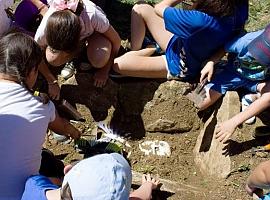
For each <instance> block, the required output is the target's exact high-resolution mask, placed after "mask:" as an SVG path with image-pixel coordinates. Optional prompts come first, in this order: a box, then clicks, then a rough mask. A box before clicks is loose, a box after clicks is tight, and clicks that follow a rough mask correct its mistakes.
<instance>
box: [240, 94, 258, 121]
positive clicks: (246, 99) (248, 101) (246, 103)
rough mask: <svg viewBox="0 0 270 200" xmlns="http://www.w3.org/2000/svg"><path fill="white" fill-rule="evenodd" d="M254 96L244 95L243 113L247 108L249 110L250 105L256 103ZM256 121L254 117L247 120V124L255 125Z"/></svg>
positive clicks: (242, 100)
mask: <svg viewBox="0 0 270 200" xmlns="http://www.w3.org/2000/svg"><path fill="white" fill-rule="evenodd" d="M252 96H254V94H246V95H244V96H243V97H242V99H241V104H242V112H243V111H244V110H246V108H247V107H248V106H249V105H250V104H252V103H253V102H254V101H255V100H254V99H253V98H252ZM255 121H256V117H255V116H253V117H251V118H249V119H247V120H246V121H245V124H253V123H255Z"/></svg>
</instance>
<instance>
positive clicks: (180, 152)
mask: <svg viewBox="0 0 270 200" xmlns="http://www.w3.org/2000/svg"><path fill="white" fill-rule="evenodd" d="M84 125H85V124H83V125H81V127H82V126H84ZM256 126H258V123H257V125H251V126H250V125H245V126H244V127H243V128H241V129H238V130H237V133H236V134H237V140H236V141H232V142H231V146H232V147H231V151H230V156H231V159H232V169H233V170H232V171H234V172H232V173H231V175H230V176H229V177H228V178H226V179H215V178H213V177H207V176H205V175H203V174H201V173H200V171H199V170H198V168H197V167H196V166H195V163H194V155H193V148H194V146H195V143H196V138H197V136H198V132H199V131H192V132H187V133H179V134H177V133H176V134H166V133H147V134H146V136H145V137H144V138H143V139H141V140H128V142H129V143H130V144H131V146H132V152H131V156H130V163H131V166H132V170H134V171H136V172H141V173H151V174H153V175H154V176H156V177H159V178H162V179H167V180H170V181H175V182H177V183H178V185H179V190H177V191H176V192H175V193H172V192H156V193H155V194H154V196H153V199H156V200H163V199H169V200H182V199H183V200H184V199H185V200H189V199H194V197H195V198H200V199H205V200H206V199H208V200H216V199H218V198H219V199H238V200H240V199H242V200H244V199H248V198H249V197H248V195H247V194H246V192H245V190H244V186H245V182H246V179H247V177H248V175H249V173H250V170H251V169H253V168H254V167H255V166H256V165H257V164H258V163H259V162H261V161H263V160H267V159H269V154H268V153H261V154H258V155H255V156H252V155H251V148H252V147H253V146H257V145H262V144H267V143H269V142H270V141H269V138H261V139H256V140H255V139H254V138H253V137H252V133H253V132H254V130H255V127H256ZM87 131H89V130H87ZM146 140H163V141H167V142H168V143H169V145H170V147H171V152H172V154H171V156H170V157H162V156H153V155H151V156H145V155H144V154H143V153H142V152H141V151H140V150H139V143H141V142H143V141H146ZM45 146H46V147H47V148H49V149H50V150H52V151H53V152H54V153H55V154H56V155H57V156H58V157H59V158H61V159H63V160H64V162H65V163H70V162H72V161H73V160H78V159H82V158H83V154H80V153H79V152H77V151H76V150H75V149H74V143H73V142H70V143H68V144H63V143H57V142H56V141H55V140H53V139H52V138H51V137H50V136H49V139H48V140H47V142H46V144H45Z"/></svg>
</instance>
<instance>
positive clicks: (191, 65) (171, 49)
mask: <svg viewBox="0 0 270 200" xmlns="http://www.w3.org/2000/svg"><path fill="white" fill-rule="evenodd" d="M163 17H164V22H165V28H166V30H168V31H170V32H171V33H173V34H174V36H173V37H172V38H171V40H170V42H169V44H168V46H167V49H166V59H167V63H168V68H169V71H170V73H171V74H172V75H174V76H180V77H181V75H182V78H183V80H184V81H185V80H190V79H192V78H194V77H196V76H197V75H198V74H199V72H200V70H201V65H202V63H203V62H204V61H205V60H206V59H208V58H209V57H210V56H212V55H213V54H214V53H215V51H217V50H218V49H219V48H221V47H223V46H224V44H225V43H226V42H227V41H229V40H231V39H232V38H233V37H234V36H235V35H236V34H237V33H239V32H240V30H242V28H243V26H244V24H245V22H246V20H247V18H248V2H247V1H246V3H245V4H243V5H242V6H240V7H239V8H238V9H236V11H235V14H233V15H232V16H227V17H220V18H218V17H214V16H210V15H208V14H206V13H203V12H200V11H196V10H184V9H179V8H173V7H168V8H166V9H165V11H164V13H163ZM181 51H182V52H181ZM180 54H182V55H180ZM183 55H184V56H183ZM183 57H184V58H183ZM180 58H182V59H184V62H185V67H184V66H181V65H180V64H179V63H180Z"/></svg>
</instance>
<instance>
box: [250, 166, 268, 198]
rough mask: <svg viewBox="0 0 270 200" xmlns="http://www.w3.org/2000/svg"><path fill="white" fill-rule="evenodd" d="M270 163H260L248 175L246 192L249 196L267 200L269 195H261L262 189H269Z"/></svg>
mask: <svg viewBox="0 0 270 200" xmlns="http://www.w3.org/2000/svg"><path fill="white" fill-rule="evenodd" d="M269 167H270V161H265V162H262V163H260V164H259V165H258V166H257V167H256V168H255V169H254V170H253V172H252V173H251V174H250V176H249V177H248V180H247V184H246V191H247V193H248V194H249V195H250V196H259V197H260V199H261V200H269V199H270V193H268V194H265V195H263V191H262V190H263V189H269V188H270V171H269Z"/></svg>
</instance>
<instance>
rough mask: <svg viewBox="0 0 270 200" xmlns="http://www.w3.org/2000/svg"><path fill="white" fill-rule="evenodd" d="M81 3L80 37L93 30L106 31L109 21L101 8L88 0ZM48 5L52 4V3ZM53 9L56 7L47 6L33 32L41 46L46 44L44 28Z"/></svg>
mask: <svg viewBox="0 0 270 200" xmlns="http://www.w3.org/2000/svg"><path fill="white" fill-rule="evenodd" d="M52 1H53V0H52ZM83 4H84V9H83V11H82V13H81V14H80V22H81V28H82V29H81V33H80V39H81V40H83V39H85V38H86V37H89V36H90V35H91V34H92V33H93V32H94V31H97V32H99V33H104V32H106V31H107V30H108V29H109V27H110V22H109V20H108V19H107V17H106V15H105V13H104V12H103V11H102V9H101V8H100V7H98V6H96V5H95V4H94V3H93V2H91V1H89V0H83ZM50 5H52V3H51V4H50ZM55 11H56V9H55V8H54V7H53V6H50V7H49V9H48V11H47V12H46V14H45V16H44V17H43V19H42V21H41V23H40V25H39V27H38V29H37V32H36V34H35V41H37V43H38V44H39V45H40V46H42V47H45V46H47V42H46V38H45V28H46V24H47V21H48V18H49V16H51V14H53V13H54V12H55Z"/></svg>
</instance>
